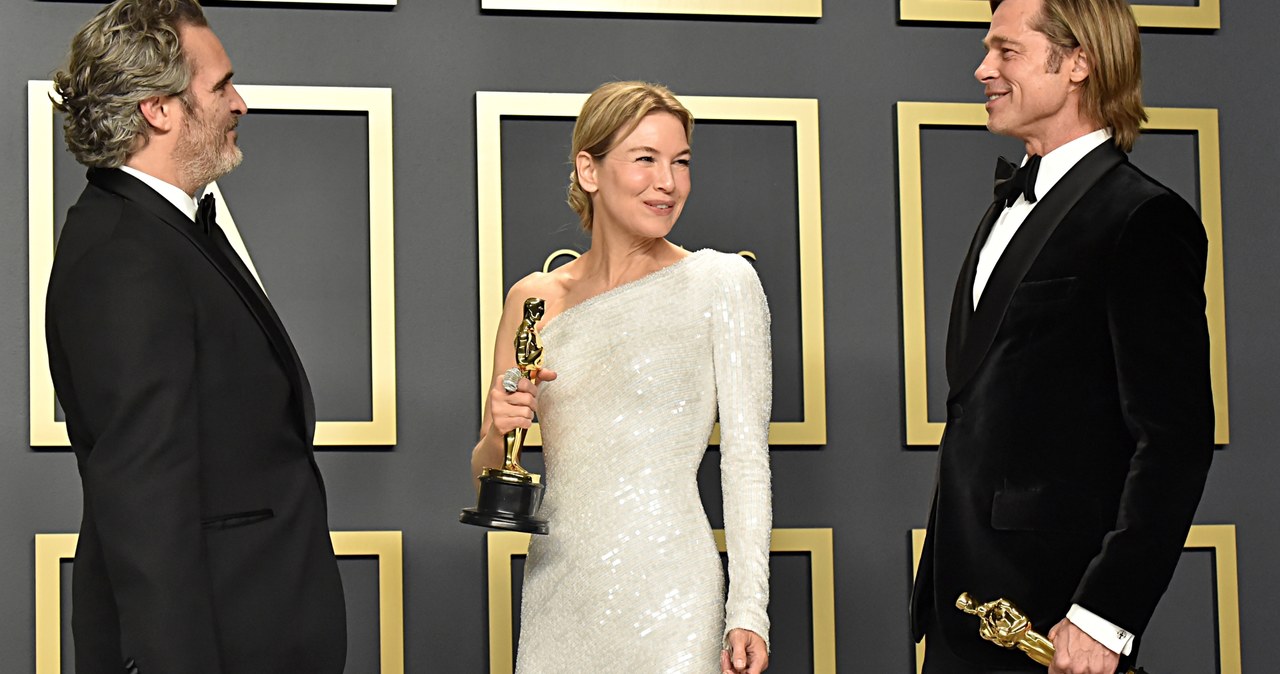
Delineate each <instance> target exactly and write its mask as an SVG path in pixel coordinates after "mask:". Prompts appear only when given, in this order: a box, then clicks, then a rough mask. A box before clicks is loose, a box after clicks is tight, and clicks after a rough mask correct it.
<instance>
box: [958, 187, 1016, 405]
mask: <svg viewBox="0 0 1280 674" xmlns="http://www.w3.org/2000/svg"><path fill="white" fill-rule="evenodd" d="M1003 210H1004V206H1003V203H1002V202H1001V201H1000V200H999V199H997V200H995V201H993V202H991V206H990V208H988V209H987V213H986V215H983V216H982V221H981V222H980V223H979V224H978V231H977V232H976V233H975V234H974V236H973V241H972V242H971V243H970V244H969V253H968V254H967V255H965V258H964V264H963V265H962V266H961V267H960V278H959V279H958V280H957V281H956V292H955V295H954V296H953V297H952V298H951V322H950V324H949V325H948V326H947V381H955V380H956V375H957V373H956V372H955V370H956V366H957V365H959V363H960V349H961V347H963V346H964V339H965V335H966V334H967V332H968V329H969V322H970V319H971V318H972V317H973V282H974V277H975V276H976V275H977V273H978V257H979V255H980V254H981V253H982V246H983V244H985V243H986V241H987V237H988V236H989V235H990V234H991V227H992V226H993V225H994V224H995V222H996V219H997V218H999V217H1000V213H1001V212H1003Z"/></svg>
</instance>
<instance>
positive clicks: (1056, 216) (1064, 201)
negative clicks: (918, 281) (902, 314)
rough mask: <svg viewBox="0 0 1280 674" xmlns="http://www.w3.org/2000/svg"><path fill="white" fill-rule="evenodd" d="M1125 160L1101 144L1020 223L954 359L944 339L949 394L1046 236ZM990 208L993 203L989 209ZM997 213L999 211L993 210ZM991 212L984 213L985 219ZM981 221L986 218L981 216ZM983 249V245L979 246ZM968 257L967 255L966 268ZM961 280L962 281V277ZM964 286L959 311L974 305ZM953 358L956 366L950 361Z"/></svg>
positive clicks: (979, 356)
mask: <svg viewBox="0 0 1280 674" xmlns="http://www.w3.org/2000/svg"><path fill="white" fill-rule="evenodd" d="M1124 159H1125V155H1124V153H1123V152H1121V151H1120V150H1119V148H1117V147H1116V146H1115V144H1114V143H1111V142H1104V143H1103V144H1102V145H1099V146H1098V147H1097V148H1095V149H1094V150H1093V151H1091V152H1090V153H1089V154H1087V155H1085V156H1084V158H1083V159H1081V160H1080V161H1079V162H1077V163H1076V165H1075V166H1074V167H1072V168H1071V170H1070V171H1068V172H1067V174H1066V175H1064V176H1063V177H1062V179H1061V180H1059V181H1058V183H1057V184H1056V185H1054V186H1053V189H1051V190H1049V193H1048V194H1046V195H1044V196H1043V197H1042V198H1041V199H1040V201H1039V203H1037V204H1036V207H1035V209H1034V210H1032V211H1031V214H1030V215H1028V216H1027V219H1026V220H1025V221H1023V223H1022V225H1021V226H1020V227H1018V232H1017V233H1016V234H1014V236H1013V239H1011V240H1010V241H1009V246H1008V247H1007V248H1005V250H1004V253H1003V254H1001V255H1000V259H999V261H998V262H996V266H995V268H994V269H993V270H992V271H991V279H990V280H989V281H988V282H987V285H986V287H985V288H984V289H983V291H982V300H981V302H979V304H978V308H977V310H976V311H972V316H971V317H970V318H969V320H968V323H967V325H966V326H964V329H963V331H962V333H961V335H960V340H961V343H960V344H957V345H956V346H955V358H952V353H953V351H952V342H953V340H954V338H953V337H952V336H951V335H950V334H948V340H947V378H948V383H949V384H950V388H951V392H950V395H955V394H956V393H958V392H959V391H960V390H961V389H963V388H964V386H965V384H967V383H968V382H969V379H970V378H971V377H972V376H973V373H974V372H975V371H976V370H977V369H978V366H979V365H980V364H981V363H982V360H983V359H984V358H985V357H986V355H987V351H988V350H989V349H990V348H991V343H992V342H993V341H994V339H995V336H996V333H997V332H998V331H999V329H1000V324H1001V323H1002V322H1003V321H1004V315H1005V310H1006V309H1008V307H1009V300H1010V299H1011V298H1012V297H1013V293H1014V291H1015V290H1017V289H1018V284H1019V283H1021V282H1022V279H1023V278H1024V277H1025V276H1026V275H1027V270H1028V269H1030V268H1031V265H1032V263H1034V262H1035V260H1036V257H1037V256H1038V255H1039V254H1040V250H1041V248H1043V247H1044V244H1045V242H1046V241H1048V240H1049V237H1050V236H1052V235H1053V232H1054V230H1056V229H1057V227H1058V225H1059V224H1060V223H1061V222H1062V220H1063V218H1065V217H1066V215H1067V213H1069V212H1071V209H1072V208H1074V207H1075V205H1076V203H1077V202H1078V201H1080V199H1081V197H1083V196H1084V195H1085V193H1086V192H1088V191H1089V189H1090V188H1092V187H1093V186H1094V184H1095V183H1097V182H1098V180H1099V179H1100V178H1102V176H1103V175H1105V174H1106V173H1107V172H1108V171H1110V170H1111V169H1112V168H1114V167H1115V166H1116V165H1117V164H1120V163H1121V162H1123V161H1124ZM993 208H994V207H993ZM995 210H996V213H997V214H998V213H999V212H1000V209H995ZM990 215H991V213H990V211H988V217H990ZM984 222H985V218H984ZM977 249H978V250H981V244H977ZM976 256H977V252H975V251H974V249H972V248H971V249H970V257H971V258H974V260H973V265H974V266H976V264H977V260H976ZM968 265H969V260H968V259H966V267H968ZM962 283H963V281H962ZM968 286H969V288H968V290H967V291H962V289H961V288H957V289H956V296H957V297H959V296H960V295H961V294H962V292H967V293H968V294H967V301H966V302H965V303H964V304H963V305H962V306H961V307H960V309H961V310H962V311H970V308H971V307H972V306H973V288H972V286H973V279H972V277H970V278H969V280H968ZM951 311H952V328H953V329H954V328H955V324H956V311H957V307H956V306H954V305H953V306H952V309H951ZM953 362H954V364H953Z"/></svg>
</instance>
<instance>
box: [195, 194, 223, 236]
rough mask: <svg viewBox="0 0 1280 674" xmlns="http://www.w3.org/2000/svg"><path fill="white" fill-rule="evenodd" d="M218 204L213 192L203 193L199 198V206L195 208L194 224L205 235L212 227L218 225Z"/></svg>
mask: <svg viewBox="0 0 1280 674" xmlns="http://www.w3.org/2000/svg"><path fill="white" fill-rule="evenodd" d="M217 212H218V204H217V201H216V200H215V199H214V198H213V193H212V192H210V193H208V194H205V195H204V196H203V197H201V199H200V207H199V208H197V209H196V226H197V227H199V228H200V231H202V232H204V233H205V234H206V235H208V234H209V231H210V230H211V229H212V228H213V227H217V226H218V218H217Z"/></svg>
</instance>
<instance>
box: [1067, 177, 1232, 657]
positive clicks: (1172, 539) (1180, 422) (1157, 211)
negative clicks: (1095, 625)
mask: <svg viewBox="0 0 1280 674" xmlns="http://www.w3.org/2000/svg"><path fill="white" fill-rule="evenodd" d="M1206 256H1207V243H1206V240H1205V234H1204V228H1203V226H1202V225H1201V223H1200V220H1199V218H1198V217H1197V216H1196V214H1195V212H1194V211H1193V210H1192V209H1191V207H1190V206H1188V205H1187V204H1186V202H1184V201H1182V200H1181V199H1180V198H1178V197H1176V196H1174V195H1172V194H1164V195H1161V196H1157V197H1155V198H1153V199H1150V200H1148V201H1146V202H1145V203H1144V204H1142V205H1141V206H1140V207H1138V208H1137V209H1136V210H1135V211H1134V213H1133V214H1132V215H1131V216H1130V217H1129V219H1128V222H1127V223H1126V225H1125V230H1124V232H1123V233H1122V234H1121V236H1120V238H1119V240H1118V243H1117V247H1116V249H1115V252H1114V255H1113V258H1112V259H1111V260H1110V267H1109V269H1110V272H1109V273H1110V278H1109V279H1108V290H1107V317H1108V322H1109V328H1110V332H1111V343H1112V350H1113V353H1114V357H1115V368H1116V378H1117V381H1118V384H1119V392H1120V400H1121V405H1122V413H1123V416H1124V420H1125V424H1126V426H1127V427H1128V429H1129V433H1130V435H1131V436H1132V438H1133V442H1134V453H1133V456H1132V458H1131V459H1130V462H1129V471H1128V475H1127V477H1126V478H1125V482H1124V487H1123V491H1122V493H1121V497H1120V498H1121V501H1120V508H1119V515H1118V517H1117V520H1116V522H1115V526H1114V528H1113V530H1112V531H1111V532H1109V533H1108V534H1107V535H1106V537H1105V538H1104V539H1103V542H1102V547H1101V550H1100V551H1099V553H1098V554H1097V556H1096V557H1094V559H1093V560H1092V561H1091V562H1090V564H1089V567H1088V569H1087V570H1086V572H1085V575H1084V577H1083V578H1082V580H1081V582H1080V584H1079V585H1078V586H1077V589H1076V593H1075V596H1074V598H1073V600H1072V601H1073V602H1074V603H1076V604H1079V605H1081V606H1083V607H1085V608H1087V609H1089V610H1090V611H1092V612H1094V613H1096V614H1097V615H1098V616H1100V617H1102V618H1104V619H1106V620H1108V621H1110V622H1113V623H1115V624H1116V625H1119V626H1121V627H1124V628H1126V629H1128V630H1130V631H1132V632H1134V633H1137V634H1141V633H1142V632H1143V631H1144V630H1145V629H1146V627H1147V623H1148V622H1149V621H1150V619H1151V614H1152V613H1153V612H1154V611H1155V607H1156V604H1157V603H1158V602H1159V600H1160V596H1161V595H1163V594H1164V591H1165V590H1166V589H1167V588H1168V585H1169V581H1170V579H1171V578H1172V577H1173V571H1174V568H1175V567H1176V566H1177V563H1178V559H1179V557H1180V555H1181V552H1182V547H1183V543H1184V542H1185V541H1186V537H1187V531H1188V530H1189V529H1190V526H1191V522H1192V518H1193V517H1194V515H1195V512H1196V507H1197V506H1198V504H1199V502H1200V495H1201V493H1202V492H1203V490H1204V484H1205V479H1206V477H1207V474H1208V470H1209V464H1210V462H1211V460H1212V458H1213V451H1214V445H1213V425H1214V416H1213V393H1212V390H1211V384H1210V377H1209V335H1208V327H1207V322H1206V319H1205V296H1204V276H1205V261H1206Z"/></svg>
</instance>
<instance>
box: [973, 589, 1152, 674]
mask: <svg viewBox="0 0 1280 674" xmlns="http://www.w3.org/2000/svg"><path fill="white" fill-rule="evenodd" d="M956 608H958V609H960V610H961V611H964V612H965V613H968V614H969V615H976V616H978V619H979V620H980V622H979V624H978V635H979V636H981V637H982V638H983V639H986V640H987V641H990V642H991V643H993V644H996V645H997V646H1003V647H1005V648H1016V649H1018V650H1020V651H1022V652H1023V653H1026V654H1027V657H1029V658H1031V659H1032V660H1035V661H1036V662H1038V663H1040V664H1042V665H1044V666H1045V667H1048V666H1049V663H1051V662H1053V653H1054V648H1053V642H1051V641H1049V640H1048V639H1046V638H1044V636H1043V635H1041V634H1040V633H1039V632H1036V631H1035V630H1033V629H1031V621H1030V620H1028V619H1027V616H1026V614H1025V613H1023V612H1022V611H1019V610H1018V607H1017V606H1014V605H1013V602H1011V601H1009V600H1008V599H1003V598H1001V599H997V600H995V601H989V602H987V603H985V604H979V603H977V602H976V601H974V600H973V597H970V596H969V593H968V592H961V593H960V597H959V598H957V599H956ZM1122 674H1147V672H1146V670H1144V669H1142V668H1140V667H1139V668H1138V669H1126V670H1124V672H1123V673H1122Z"/></svg>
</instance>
